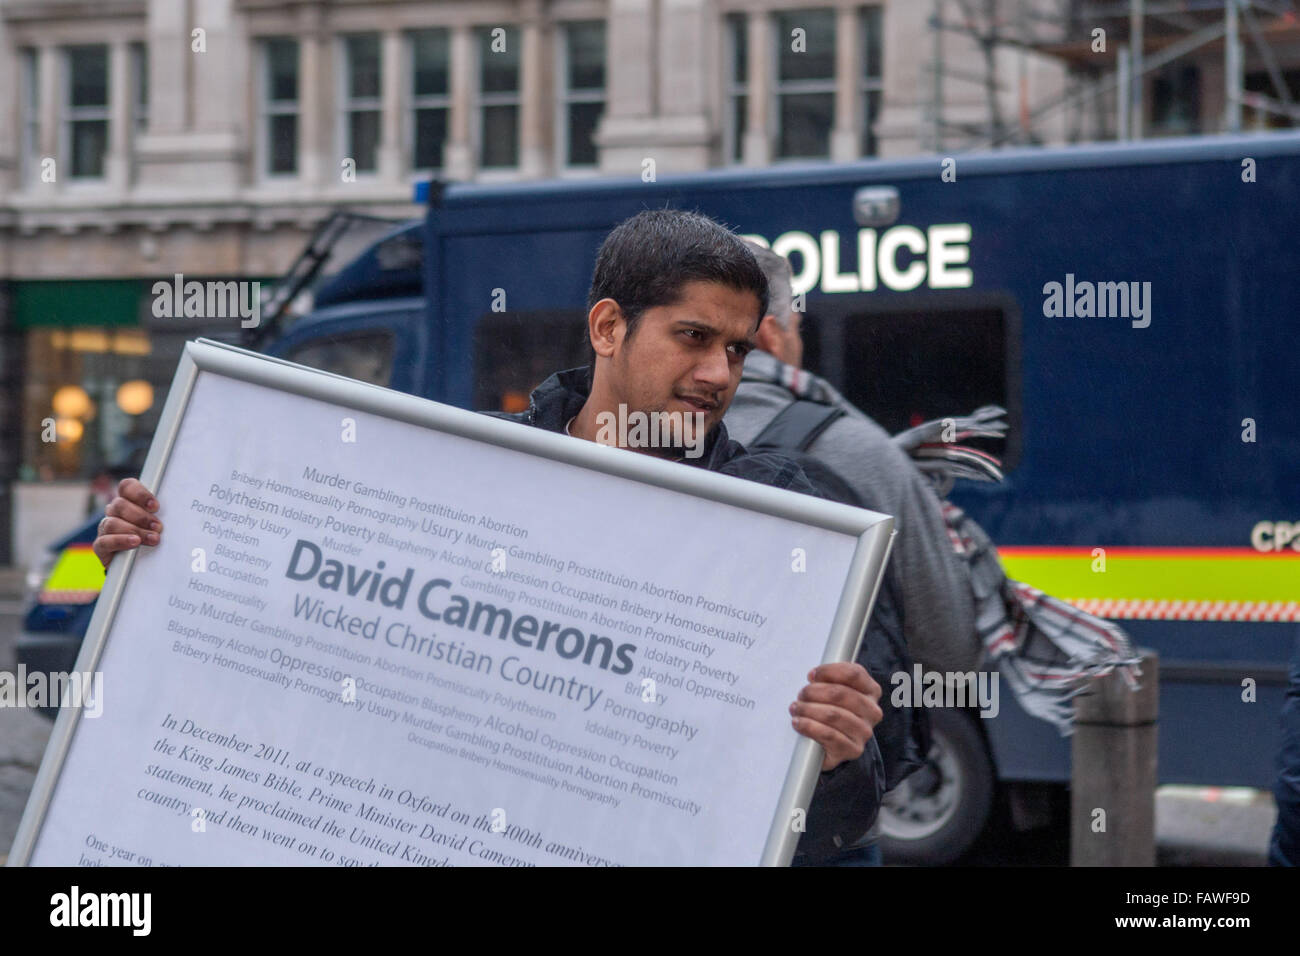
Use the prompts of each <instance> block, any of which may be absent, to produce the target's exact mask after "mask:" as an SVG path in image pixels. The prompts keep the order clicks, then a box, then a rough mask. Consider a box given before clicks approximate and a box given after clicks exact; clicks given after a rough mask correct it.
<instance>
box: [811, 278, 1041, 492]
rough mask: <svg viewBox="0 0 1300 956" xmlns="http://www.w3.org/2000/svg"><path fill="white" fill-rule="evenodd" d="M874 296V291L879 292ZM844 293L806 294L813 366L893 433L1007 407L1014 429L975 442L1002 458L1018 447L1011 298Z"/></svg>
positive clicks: (1011, 458) (1012, 457) (1009, 460)
mask: <svg viewBox="0 0 1300 956" xmlns="http://www.w3.org/2000/svg"><path fill="white" fill-rule="evenodd" d="M872 298H874V297H872ZM867 299H868V297H867V296H846V297H844V299H842V300H832V301H829V302H828V301H827V300H825V299H823V300H819V301H816V302H810V303H809V309H808V311H809V315H808V316H807V317H806V319H807V321H808V322H809V324H810V325H813V326H815V327H816V329H817V331H818V339H819V342H818V345H819V347H818V348H817V350H816V353H815V354H809V355H807V356H806V358H805V362H806V364H807V365H808V367H809V368H810V369H811V370H813V371H816V372H817V373H818V374H820V375H822V376H823V377H825V378H826V379H828V380H829V381H830V382H831V383H832V384H833V385H835V387H836V388H838V389H840V390H841V391H842V392H843V393H844V397H845V398H847V399H848V400H849V401H850V402H852V403H853V404H854V405H857V406H858V407H859V408H861V409H862V410H863V411H864V412H866V413H867V414H868V415H870V416H871V417H872V418H873V419H875V420H876V421H877V422H878V423H879V424H880V426H881V427H882V428H884V429H885V430H886V431H887V432H889V433H890V434H891V435H893V434H897V433H898V432H900V431H903V430H905V429H907V428H911V427H912V426H913V425H919V424H920V423H921V422H924V421H929V420H931V419H935V418H943V417H945V416H949V415H965V414H968V413H970V412H972V411H974V410H975V409H977V408H979V407H980V406H981V405H1001V406H1002V407H1003V408H1005V409H1006V410H1007V421H1008V423H1009V424H1010V429H1009V438H1008V439H1005V440H1003V439H999V440H985V439H979V440H972V441H971V442H970V444H972V445H973V446H975V447H978V448H981V449H983V450H985V451H987V452H989V453H991V454H993V455H996V456H998V457H999V458H1001V459H1002V460H1003V466H1004V468H1005V469H1010V468H1012V467H1014V465H1015V464H1016V460H1017V459H1018V457H1019V455H1018V452H1019V432H1020V401H1019V384H1018V383H1019V374H1020V370H1019V362H1018V360H1017V358H1016V355H1017V354H1018V342H1019V336H1018V332H1016V331H1015V330H1016V329H1018V327H1019V325H1018V320H1017V314H1016V312H1015V310H1014V306H1013V305H1011V304H1010V303H1009V302H1004V301H1001V300H999V299H997V298H990V297H988V296H981V297H977V298H972V297H965V296H963V297H961V298H960V299H956V300H954V298H949V297H948V296H942V297H937V298H932V297H926V298H925V299H924V300H922V299H918V298H914V297H908V298H907V299H905V300H904V301H902V302H899V303H898V304H896V305H890V304H889V303H888V302H881V301H876V302H868V301H866V300H867Z"/></svg>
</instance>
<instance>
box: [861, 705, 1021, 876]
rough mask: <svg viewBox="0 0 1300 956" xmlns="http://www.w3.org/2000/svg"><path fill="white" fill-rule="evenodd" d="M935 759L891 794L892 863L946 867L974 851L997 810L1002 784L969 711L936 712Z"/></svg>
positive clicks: (884, 836) (885, 807)
mask: <svg viewBox="0 0 1300 956" xmlns="http://www.w3.org/2000/svg"><path fill="white" fill-rule="evenodd" d="M930 737H931V745H930V754H929V758H928V760H927V761H926V765H925V766H923V767H921V768H920V769H918V770H916V771H914V772H913V773H912V774H911V775H909V776H908V777H907V778H906V779H905V780H903V782H902V783H900V784H899V785H898V786H897V787H895V788H894V789H893V790H892V791H890V792H889V793H887V794H886V795H885V799H884V801H883V803H882V804H881V808H880V829H881V840H880V846H881V850H882V851H883V853H884V858H885V862H886V863H905V864H911V865H913V866H943V865H945V864H947V863H951V862H953V861H954V860H956V859H957V858H958V857H960V856H961V855H962V854H963V853H965V852H966V851H967V850H968V849H970V846H971V844H973V843H974V842H975V839H976V838H977V837H978V836H979V835H980V833H981V832H982V831H983V829H984V826H985V824H986V823H987V822H988V819H989V813H990V811H991V809H992V807H993V790H994V787H995V785H996V781H995V779H994V774H993V763H992V761H991V760H990V759H989V755H988V750H987V748H986V747H985V746H984V738H983V736H982V735H981V734H980V732H979V730H977V729H976V728H975V726H974V723H973V722H972V720H971V718H970V717H968V716H967V715H966V714H965V713H964V712H963V711H959V710H932V711H930Z"/></svg>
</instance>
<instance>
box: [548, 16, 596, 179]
mask: <svg viewBox="0 0 1300 956" xmlns="http://www.w3.org/2000/svg"><path fill="white" fill-rule="evenodd" d="M592 25H596V26H599V27H600V28H601V36H602V39H603V41H604V44H603V47H602V50H601V73H602V80H603V83H602V85H601V86H599V87H595V86H586V87H571V86H569V63H570V50H571V42H572V33H571V30H572V29H573V28H574V27H589V26H592ZM556 26H557V28H558V29H557V30H556V41H557V42H556V44H555V53H556V60H555V76H556V83H555V91H556V97H555V167H556V169H559V170H561V171H563V172H571V173H585V172H595V171H596V170H598V169H599V168H600V147H599V146H598V145H596V143H595V141H594V139H593V141H592V146H593V147H594V148H595V150H596V161H595V162H594V163H574V162H571V159H572V157H571V156H570V155H569V132H570V128H571V127H570V123H571V119H572V114H571V109H572V107H574V106H576V105H580V104H590V103H599V104H600V105H601V107H602V110H601V118H602V119H603V118H604V115H605V110H607V109H608V107H609V27H608V25H607V24H606V22H605V21H604V20H562V21H560V22H559V23H558V24H556ZM599 124H600V120H597V126H599ZM594 132H595V131H594V130H593V133H594Z"/></svg>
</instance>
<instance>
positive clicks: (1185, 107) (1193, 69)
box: [1149, 64, 1201, 136]
mask: <svg viewBox="0 0 1300 956" xmlns="http://www.w3.org/2000/svg"><path fill="white" fill-rule="evenodd" d="M1200 121H1201V71H1200V69H1199V68H1198V67H1197V66H1196V65H1195V64H1190V65H1180V64H1170V65H1169V66H1166V67H1165V68H1164V69H1163V70H1161V71H1160V72H1159V73H1157V74H1156V75H1155V76H1154V77H1153V78H1152V80H1151V123H1150V126H1149V131H1150V132H1151V133H1152V134H1153V135H1164V136H1186V135H1188V134H1191V133H1199V132H1200Z"/></svg>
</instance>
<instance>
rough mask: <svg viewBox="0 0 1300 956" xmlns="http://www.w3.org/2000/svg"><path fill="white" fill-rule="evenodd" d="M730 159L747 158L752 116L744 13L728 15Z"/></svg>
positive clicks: (728, 151)
mask: <svg viewBox="0 0 1300 956" xmlns="http://www.w3.org/2000/svg"><path fill="white" fill-rule="evenodd" d="M727 45H728V50H727V62H728V63H730V64H731V67H730V69H729V70H728V71H727V90H726V102H727V106H726V110H727V133H726V135H727V146H726V150H727V158H728V159H729V160H730V161H731V162H733V163H739V162H741V161H742V160H743V159H744V158H745V131H746V129H747V128H748V127H747V126H746V123H747V122H748V119H749V97H748V96H747V95H746V90H748V88H749V87H748V85H747V84H748V83H749V24H748V21H747V20H746V18H745V15H744V14H743V13H732V14H728V15H727Z"/></svg>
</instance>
